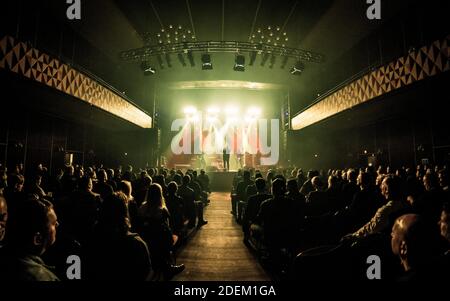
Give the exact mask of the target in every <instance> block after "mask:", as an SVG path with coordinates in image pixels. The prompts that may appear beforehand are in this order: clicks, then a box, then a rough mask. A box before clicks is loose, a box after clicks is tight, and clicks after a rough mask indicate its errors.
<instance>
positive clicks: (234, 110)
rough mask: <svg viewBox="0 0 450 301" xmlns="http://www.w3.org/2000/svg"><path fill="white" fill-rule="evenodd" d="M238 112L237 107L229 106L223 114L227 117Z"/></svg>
mask: <svg viewBox="0 0 450 301" xmlns="http://www.w3.org/2000/svg"><path fill="white" fill-rule="evenodd" d="M238 112H239V108H237V107H232V106H229V107H227V108H226V109H225V113H226V114H227V115H228V116H231V115H236V114H237V113H238Z"/></svg>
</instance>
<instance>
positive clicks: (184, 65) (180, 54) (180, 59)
mask: <svg viewBox="0 0 450 301" xmlns="http://www.w3.org/2000/svg"><path fill="white" fill-rule="evenodd" d="M178 60H179V61H180V64H181V65H183V67H186V62H185V61H184V56H183V54H182V53H178Z"/></svg>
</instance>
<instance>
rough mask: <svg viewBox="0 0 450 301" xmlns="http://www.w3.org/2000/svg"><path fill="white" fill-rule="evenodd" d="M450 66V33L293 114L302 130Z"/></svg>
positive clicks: (446, 69) (296, 124) (293, 121)
mask: <svg viewBox="0 0 450 301" xmlns="http://www.w3.org/2000/svg"><path fill="white" fill-rule="evenodd" d="M449 70H450V35H449V36H447V37H446V38H445V39H443V40H438V41H435V42H433V43H432V44H431V45H429V46H424V47H422V48H420V49H419V50H417V51H415V52H411V53H409V54H408V55H406V56H404V57H401V58H399V59H397V60H396V61H393V62H391V63H389V64H387V65H385V66H383V67H381V68H379V69H377V70H375V71H372V72H370V73H368V74H366V75H364V76H362V77H361V78H359V79H357V80H355V81H354V82H352V83H350V84H349V85H347V86H345V87H344V88H342V89H340V90H338V91H337V92H335V93H333V94H331V95H330V96H328V97H326V98H324V99H322V100H321V101H320V102H318V103H316V104H314V105H312V106H311V107H309V108H307V109H306V110H304V111H303V112H301V113H300V114H298V115H297V116H295V117H294V118H292V128H293V129H294V130H300V129H303V128H305V127H307V126H310V125H312V124H314V123H316V122H319V121H321V120H323V119H325V118H328V117H331V116H333V115H335V114H338V113H340V112H342V111H345V110H347V109H350V108H352V107H354V106H356V105H359V104H361V103H363V102H367V101H370V100H372V99H374V98H376V97H378V96H381V95H383V94H386V93H389V92H391V91H393V90H396V89H399V88H402V87H405V86H407V85H410V84H412V83H414V82H417V81H420V80H423V79H425V78H427V77H431V76H434V75H437V74H439V73H442V72H446V71H449Z"/></svg>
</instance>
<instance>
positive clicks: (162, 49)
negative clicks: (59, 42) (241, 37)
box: [119, 41, 325, 65]
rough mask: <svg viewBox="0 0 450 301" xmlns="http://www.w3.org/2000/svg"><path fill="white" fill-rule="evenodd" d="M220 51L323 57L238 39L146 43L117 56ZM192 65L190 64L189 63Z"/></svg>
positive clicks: (306, 59)
mask: <svg viewBox="0 0 450 301" xmlns="http://www.w3.org/2000/svg"><path fill="white" fill-rule="evenodd" d="M194 51H195V52H205V53H213V52H221V53H249V54H254V53H258V54H262V55H267V56H281V57H288V58H294V59H296V61H299V60H301V61H303V62H312V63H323V62H324V60H325V57H324V55H323V54H320V53H317V52H313V51H309V50H303V49H299V48H291V47H285V46H284V47H283V46H281V45H278V44H277V46H275V45H274V44H267V43H257V42H238V41H207V42H196V41H190V42H179V43H171V44H157V45H147V46H144V47H142V48H136V49H131V50H126V51H122V52H120V54H119V57H120V59H121V60H123V61H145V60H149V59H150V58H151V57H155V56H158V55H165V54H166V53H168V54H172V53H174V54H179V53H187V54H189V53H192V52H194ZM191 65H192V64H191Z"/></svg>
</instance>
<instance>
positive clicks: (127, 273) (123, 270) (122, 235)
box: [84, 192, 151, 281]
mask: <svg viewBox="0 0 450 301" xmlns="http://www.w3.org/2000/svg"><path fill="white" fill-rule="evenodd" d="M127 203H128V201H127V197H126V196H125V194H124V193H122V192H116V193H114V194H112V195H110V196H109V197H108V198H106V199H105V201H104V202H103V203H102V207H101V210H100V217H99V221H98V223H97V225H96V226H95V232H94V233H95V234H94V237H93V239H92V241H91V242H90V243H89V245H88V247H87V251H86V257H85V258H86V263H85V266H84V267H85V268H84V270H85V274H86V275H87V279H88V280H101V281H105V280H114V281H120V280H122V281H123V280H126V281H136V280H137V281H143V280H146V279H147V278H148V277H149V275H150V272H151V264H150V254H149V250H148V248H147V244H146V243H145V242H144V241H143V240H142V239H141V237H140V236H139V235H138V234H136V233H131V232H130V220H129V215H128V208H127Z"/></svg>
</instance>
